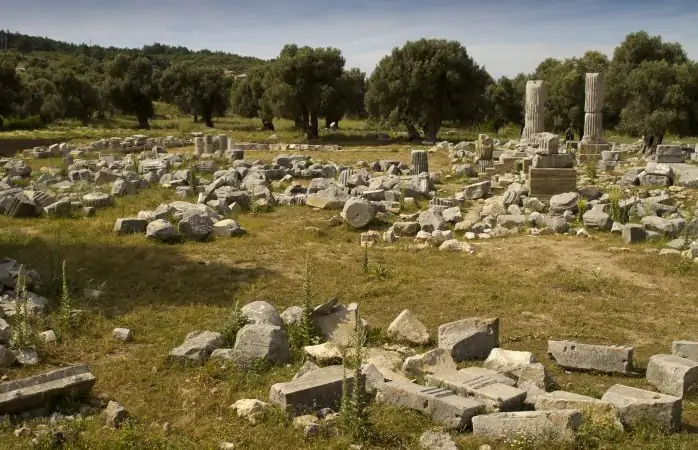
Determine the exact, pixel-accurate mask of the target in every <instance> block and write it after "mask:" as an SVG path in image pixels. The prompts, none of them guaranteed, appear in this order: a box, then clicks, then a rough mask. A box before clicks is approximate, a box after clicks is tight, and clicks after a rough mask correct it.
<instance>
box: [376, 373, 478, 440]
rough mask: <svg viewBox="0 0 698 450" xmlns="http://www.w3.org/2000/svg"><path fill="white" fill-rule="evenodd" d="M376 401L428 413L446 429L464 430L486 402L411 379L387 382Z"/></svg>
mask: <svg viewBox="0 0 698 450" xmlns="http://www.w3.org/2000/svg"><path fill="white" fill-rule="evenodd" d="M376 401H377V402H379V403H387V404H390V405H395V406H401V407H405V408H409V409H414V410H417V411H420V412H422V413H425V414H427V415H429V416H430V417H431V419H432V420H433V421H435V422H438V423H440V424H442V425H443V426H444V428H446V429H455V430H462V429H464V428H466V427H468V426H469V425H470V423H471V420H472V418H473V417H474V416H475V415H477V414H480V413H482V412H483V411H484V404H483V403H481V402H479V401H477V400H474V399H471V398H465V397H461V396H458V395H455V394H453V393H452V392H450V391H448V390H446V389H440V388H436V387H424V386H421V385H419V384H415V383H410V382H407V381H389V382H386V383H385V385H384V387H383V389H382V390H379V391H378V394H377V395H376Z"/></svg>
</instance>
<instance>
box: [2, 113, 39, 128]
mask: <svg viewBox="0 0 698 450" xmlns="http://www.w3.org/2000/svg"><path fill="white" fill-rule="evenodd" d="M45 126H46V125H45V124H44V121H43V120H41V117H39V116H27V117H22V118H20V117H5V118H2V117H0V131H13V130H36V129H39V128H44V127H45Z"/></svg>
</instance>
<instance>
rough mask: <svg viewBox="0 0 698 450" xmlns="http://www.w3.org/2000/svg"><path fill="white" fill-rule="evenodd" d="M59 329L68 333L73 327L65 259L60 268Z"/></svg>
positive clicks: (71, 302) (73, 319) (73, 320)
mask: <svg viewBox="0 0 698 450" xmlns="http://www.w3.org/2000/svg"><path fill="white" fill-rule="evenodd" d="M58 316H59V319H60V325H61V330H63V331H64V332H65V333H70V332H72V331H74V329H75V325H76V323H75V311H74V310H73V299H72V297H71V295H70V288H69V287H68V277H67V276H66V274H65V261H63V265H62V269H61V298H60V305H59V309H58Z"/></svg>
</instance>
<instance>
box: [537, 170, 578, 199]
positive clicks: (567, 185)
mask: <svg viewBox="0 0 698 450" xmlns="http://www.w3.org/2000/svg"><path fill="white" fill-rule="evenodd" d="M576 190H577V169H537V168H535V167H531V168H529V169H528V195H529V197H535V198H537V199H539V200H547V199H549V198H550V197H552V196H553V195H557V194H561V193H564V192H573V191H576Z"/></svg>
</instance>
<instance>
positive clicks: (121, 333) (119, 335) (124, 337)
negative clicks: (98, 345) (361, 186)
mask: <svg viewBox="0 0 698 450" xmlns="http://www.w3.org/2000/svg"><path fill="white" fill-rule="evenodd" d="M112 338H113V339H114V340H115V341H122V342H130V341H132V340H133V331H131V330H129V329H128V328H114V331H113V332H112Z"/></svg>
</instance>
